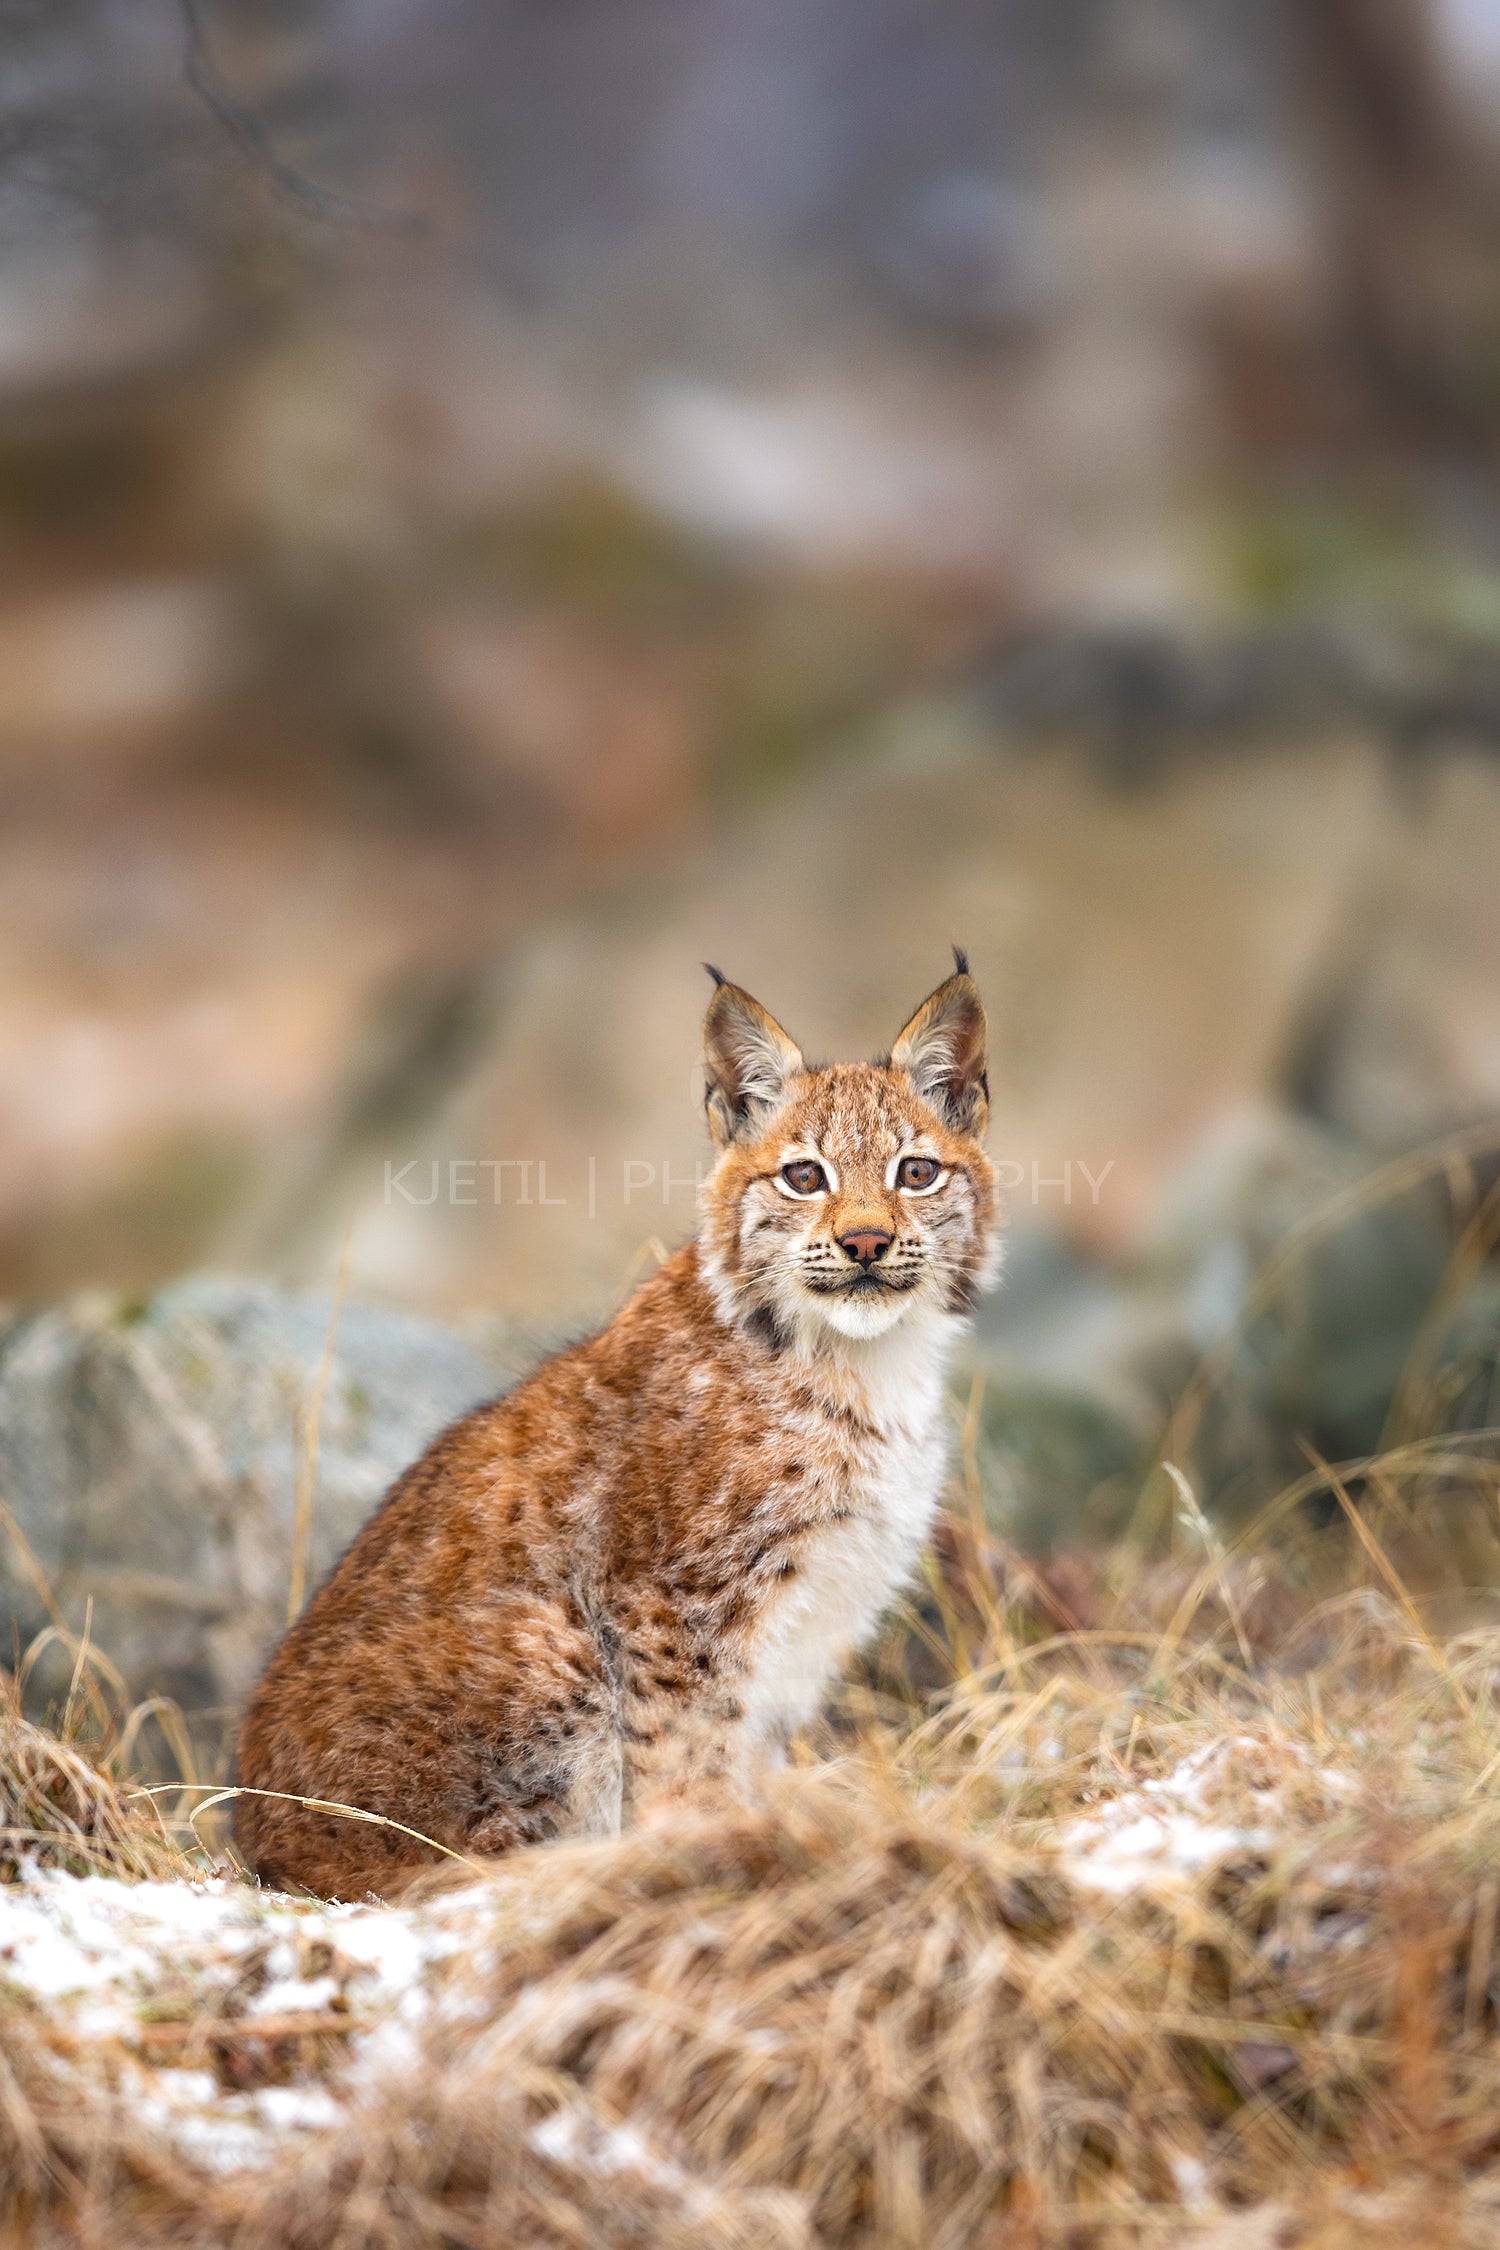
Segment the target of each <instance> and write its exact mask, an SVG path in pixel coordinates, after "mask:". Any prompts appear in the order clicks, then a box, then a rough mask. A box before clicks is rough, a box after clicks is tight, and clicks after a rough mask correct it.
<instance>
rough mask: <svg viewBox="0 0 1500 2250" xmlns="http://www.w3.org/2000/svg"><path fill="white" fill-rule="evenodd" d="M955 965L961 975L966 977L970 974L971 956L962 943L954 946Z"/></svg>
mask: <svg viewBox="0 0 1500 2250" xmlns="http://www.w3.org/2000/svg"><path fill="white" fill-rule="evenodd" d="M953 966H954V969H955V970H956V971H957V973H958V975H959V976H961V977H966V976H967V975H968V973H969V956H968V954H967V953H966V952H965V951H964V949H963V947H962V946H961V945H955V947H954V948H953Z"/></svg>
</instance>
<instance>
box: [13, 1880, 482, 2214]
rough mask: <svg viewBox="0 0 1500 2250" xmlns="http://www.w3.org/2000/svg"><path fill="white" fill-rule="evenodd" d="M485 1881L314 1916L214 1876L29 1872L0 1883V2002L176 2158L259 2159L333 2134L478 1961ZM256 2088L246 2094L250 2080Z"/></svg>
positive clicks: (312, 1908) (218, 2167) (209, 2162)
mask: <svg viewBox="0 0 1500 2250" xmlns="http://www.w3.org/2000/svg"><path fill="white" fill-rule="evenodd" d="M481 1924H482V1926H483V1931H485V1932H488V1931H489V1930H490V1929H492V1928H493V1924H494V1901H493V1894H492V1892H490V1891H489V1890H488V1889H487V1888H485V1887H484V1886H474V1887H472V1888H470V1889H468V1890H465V1891H459V1892H452V1893H449V1894H447V1895H445V1896H443V1897H441V1898H436V1899H431V1900H428V1901H427V1902H426V1903H425V1904H424V1905H423V1906H421V1907H420V1908H406V1909H403V1908H398V1907H386V1906H377V1905H368V1906H324V1905H319V1904H316V1903H313V1902H303V1901H301V1900H297V1899H292V1898H288V1897H285V1896H282V1895H279V1894H277V1893H272V1892H261V1891H257V1890H254V1889H252V1888H251V1887H250V1886H249V1885H247V1884H244V1883H240V1882H235V1881H231V1880H227V1879H224V1878H210V1879H206V1880H203V1881H199V1882H185V1881H179V1882H141V1883H128V1882H122V1881H120V1880H118V1879H117V1878H115V1877H112V1876H105V1875H86V1876H79V1875H72V1874H67V1873H63V1872H60V1871H58V1870H56V1869H43V1868H36V1867H28V1868H26V1869H24V1870H23V1872H22V1879H21V1880H20V1881H19V1882H18V1883H14V1884H5V1885H0V2010H3V2008H4V2007H5V2005H6V2004H7V2003H9V2004H10V2005H11V2006H21V2007H27V2006H29V2007H31V2008H33V2009H35V2010H37V2011H40V2012H44V2013H45V2016H46V2020H47V2025H48V2030H49V2035H50V2037H51V2038H52V2040H53V2042H54V2044H55V2045H57V2046H59V2047H61V2048H63V2049H65V2050H68V2049H71V2050H72V2051H74V2052H75V2053H77V2054H79V2055H81V2056H82V2055H87V2054H89V2053H92V2054H93V2056H94V2057H95V2058H96V2059H101V2058H102V2057H103V2056H104V2055H105V2054H106V2053H107V2055H108V2060H109V2067H110V2070H111V2072H112V2074H113V2077H114V2080H115V2084H116V2086H117V2090H118V2092H119V2093H120V2095H121V2096H122V2097H123V2098H125V2099H127V2100H128V2101H129V2102H130V2104H131V2106H132V2108H133V2109H134V2110H135V2113H136V2115H137V2116H138V2118H139V2119H140V2121H141V2122H142V2123H143V2124H146V2125H147V2126H148V2127H149V2128H150V2129H151V2130H152V2131H153V2132H159V2133H160V2135H161V2136H162V2138H163V2139H164V2140H165V2141H166V2142H167V2143H168V2144H169V2145H170V2146H171V2147H172V2148H173V2150H174V2152H175V2153H176V2154H177V2155H179V2156H180V2157H181V2158H183V2159H184V2160H185V2161H187V2162H189V2163H194V2164H197V2165H200V2166H202V2167H203V2168H205V2169H208V2170H212V2171H216V2172H225V2171H233V2170H236V2169H238V2168H240V2167H242V2166H247V2165H254V2164H259V2163H263V2162H265V2161H266V2160H267V2159H268V2157H269V2156H270V2154H271V2153H272V2152H273V2150H274V2148H275V2147H276V2146H277V2145H279V2144H281V2143H284V2142H285V2141H286V2140H287V2139H288V2138H289V2137H293V2136H296V2135H298V2134H305V2133H310V2132H316V2131H320V2130H322V2129H324V2128H325V2127H327V2126H330V2125H334V2124H337V2123H339V2122H340V2121H341V2119H342V2117H343V2116H344V2114H345V2105H346V2103H347V2101H348V2100H349V2099H351V2098H353V2096H354V2095H355V2094H356V2093H357V2091H358V2090H359V2088H360V2087H361V2086H362V2085H363V2084H364V2083H366V2082H367V2080H368V2077H369V2076H370V2074H371V2073H372V2071H379V2070H385V2069H388V2068H390V2067H392V2066H393V2065H399V2062H400V2060H401V2057H402V2054H403V2053H404V2052H405V2051H406V2050H407V2048H408V2047H409V2045H410V2041H411V2036H412V2033H413V2031H414V2030H415V2028H416V2027H417V2026H418V2025H419V2024H421V2023H422V2022H424V2021H425V2020H427V2019H428V2018H429V2017H430V2015H431V2014H432V2012H433V2011H434V2010H435V2009H437V2008H439V2007H441V2006H443V2005H444V2004H445V1996H444V1995H442V1994H440V1992H439V1989H438V1987H439V1985H440V1983H441V1971H442V1969H443V1967H444V1965H445V1964H448V1963H451V1962H453V1961H455V1960H456V1959H457V1958H458V1957H460V1956H465V1955H467V1956H469V1957H470V1958H478V1957H479V1954H478V1953H477V1952H476V1948H479V1947H480V1946H481ZM247 2078H248V2079H250V2080H252V2081H254V2080H260V2079H265V2080H267V2081H269V2082H266V2083H250V2084H245V2083H243V2081H244V2080H245V2079H247Z"/></svg>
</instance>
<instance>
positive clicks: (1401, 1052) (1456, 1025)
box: [1298, 751, 1500, 1144]
mask: <svg viewBox="0 0 1500 2250" xmlns="http://www.w3.org/2000/svg"><path fill="white" fill-rule="evenodd" d="M1414 794H1415V797H1416V802H1415V803H1414V804H1413V806H1412V807H1411V810H1410V812H1409V813H1408V816H1407V818H1406V819H1405V820H1404V821H1403V822H1402V823H1401V824H1400V827H1399V829H1397V830H1395V831H1394V832H1393V833H1392V834H1391V836H1390V837H1389V839H1388V843H1387V848H1386V849H1385V851H1384V852H1383V854H1382V856H1381V859H1380V861H1379V863H1378V864H1377V866H1376V867H1375V868H1374V869H1373V870H1372V881H1371V884H1370V887H1369V890H1368V893H1367V894H1366V896H1365V897H1363V898H1362V899H1361V900H1359V901H1357V902H1356V904H1355V908H1354V913H1353V917H1352V920H1351V925H1350V930H1349V937H1348V944H1347V947H1346V948H1345V949H1344V950H1343V954H1342V957H1341V959H1340V960H1339V962H1338V964H1337V966H1336V971H1335V975H1334V977H1333V979H1332V981H1331V985H1330V989H1329V992H1328V994H1327V997H1326V999H1325V1002H1324V1005H1323V1007H1322V1009H1321V1011H1320V1012H1319V1014H1318V1015H1317V1016H1316V1017H1315V1019H1314V1020H1313V1022H1312V1023H1311V1024H1310V1025H1309V1027H1308V1035H1307V1038H1306V1041H1305V1043H1304V1052H1303V1056H1302V1062H1301V1077H1302V1084H1301V1086H1300V1087H1299V1089H1298V1090H1299V1092H1300V1094H1301V1096H1302V1098H1303V1100H1304V1101H1305V1103H1306V1104H1307V1106H1308V1107H1309V1108H1311V1109H1312V1110H1314V1111H1315V1112H1316V1113H1317V1114H1319V1115H1321V1116H1324V1117H1327V1118H1329V1119H1331V1120H1332V1121H1333V1122H1334V1123H1336V1124H1338V1125H1342V1126H1344V1127H1346V1128H1349V1129H1351V1130H1354V1131H1365V1132H1370V1131H1373V1132H1374V1133H1376V1134H1378V1135H1379V1137H1380V1138H1381V1139H1383V1140H1386V1141H1388V1142H1391V1143H1396V1144H1400V1143H1403V1142H1410V1141H1418V1140H1423V1139H1427V1138H1429V1137H1431V1136H1432V1135H1433V1134H1436V1133H1439V1132H1442V1131H1444V1130H1445V1129H1447V1128H1450V1127H1452V1126H1454V1125H1456V1124H1467V1123H1469V1122H1470V1121H1472V1120H1474V1119H1477V1118H1482V1117H1486V1116H1490V1115H1493V1114H1494V1113H1496V1112H1497V1111H1500V913H1497V911H1496V870H1497V868H1500V766H1497V765H1496V763H1495V760H1494V759H1493V758H1492V757H1484V756H1482V755H1481V754H1479V753H1477V752H1472V751H1467V752H1466V751H1451V752H1449V753H1447V754H1446V755H1444V756H1442V757H1441V758H1437V757H1434V758H1433V759H1432V760H1431V761H1430V762H1429V764H1428V765H1427V767H1426V770H1425V771H1424V772H1423V773H1422V775H1421V776H1420V777H1418V781H1417V785H1416V788H1415V792H1414Z"/></svg>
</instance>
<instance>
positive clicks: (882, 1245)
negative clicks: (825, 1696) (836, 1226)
mask: <svg viewBox="0 0 1500 2250" xmlns="http://www.w3.org/2000/svg"><path fill="white" fill-rule="evenodd" d="M890 1246H891V1238H890V1236H889V1235H888V1234H882V1233H881V1232H879V1230H878V1229H876V1228H873V1227H872V1228H870V1229H869V1231H868V1232H867V1233H863V1234H841V1235H840V1236H839V1248H840V1249H841V1250H842V1251H843V1253H844V1256H845V1257H846V1258H853V1260H854V1261H855V1263H856V1264H857V1265H859V1266H861V1267H863V1269H864V1271H865V1272H866V1273H868V1272H869V1270H870V1268H871V1266H878V1265H879V1263H880V1261H881V1259H882V1258H883V1257H884V1256H885V1254H886V1252H887V1250H889V1248H890Z"/></svg>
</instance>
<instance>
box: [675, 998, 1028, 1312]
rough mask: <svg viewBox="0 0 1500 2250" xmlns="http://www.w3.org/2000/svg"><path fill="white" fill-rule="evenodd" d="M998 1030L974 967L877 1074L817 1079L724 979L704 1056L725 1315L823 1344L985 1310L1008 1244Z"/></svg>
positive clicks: (916, 1023) (708, 1215) (710, 1264)
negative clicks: (1001, 1199)
mask: <svg viewBox="0 0 1500 2250" xmlns="http://www.w3.org/2000/svg"><path fill="white" fill-rule="evenodd" d="M984 1029H985V1026H984V1010H983V1007H982V1005H981V1003H980V999H979V994H978V991H977V990H976V988H975V986H974V984H973V981H972V979H971V978H970V977H969V975H968V972H967V967H966V965H965V964H964V962H963V959H962V956H959V968H958V972H957V974H956V975H954V976H951V977H949V978H948V980H947V982H946V983H945V984H942V985H940V986H939V987H938V989H937V991H936V992H934V993H933V994H932V996H931V998H930V999H928V1000H927V1001H925V1002H924V1003H923V1005H922V1007H921V1008H919V1009H918V1011H917V1013H916V1015H915V1016H913V1018H912V1019H911V1022H910V1023H909V1024H908V1025H907V1026H906V1028H905V1030H904V1031H903V1032H902V1033H901V1036H900V1038H899V1039H898V1040H897V1041H896V1044H895V1046H894V1047H893V1049H892V1050H891V1053H890V1055H889V1057H887V1058H883V1059H882V1060H880V1061H878V1062H874V1063H835V1064H833V1065H831V1066H828V1067H817V1066H809V1065H808V1064H807V1063H806V1062H805V1061H804V1060H803V1058H802V1055H801V1053H800V1051H799V1050H798V1048H797V1047H796V1046H795V1045H794V1044H793V1042H792V1041H791V1040H790V1039H789V1038H788V1037H787V1034H786V1033H785V1032H784V1031H783V1030H782V1029H781V1026H780V1025H779V1024H778V1023H776V1021H775V1019H774V1018H773V1017H771V1016H769V1015H768V1014H767V1013H766V1011H765V1010H764V1009H763V1008H762V1007H761V1006H760V1005H759V1003H758V1002H757V1001H754V1000H752V999H751V998H750V995H749V994H748V993H746V992H742V991H741V990H740V989H739V987H738V986H735V985H730V984H724V983H721V984H720V986H719V989H718V991H717V992H716V993H715V995H714V1000H713V1003H712V1005H711V1007H710V1009H709V1015H708V1022H707V1025H706V1027H705V1056H706V1067H707V1073H708V1114H709V1123H710V1126H711V1128H712V1130H713V1133H714V1137H715V1139H716V1140H717V1141H718V1142H719V1144H720V1147H721V1149H722V1151H723V1153H722V1155H721V1156H720V1159H719V1162H718V1164H717V1165H716V1166H715V1169H714V1171H713V1174H712V1176H711V1177H710V1179H709V1181H708V1183H707V1185H706V1187H705V1190H704V1230H703V1247H704V1251H705V1254H706V1263H707V1268H708V1270H709V1272H710V1274H711V1276H712V1278H713V1280H714V1283H715V1287H716V1291H717V1294H718V1296H719V1301H720V1306H721V1310H722V1311H723V1312H724V1313H725V1314H726V1315H728V1316H729V1317H733V1318H740V1319H745V1318H749V1319H752V1320H759V1321H760V1322H762V1323H763V1324H767V1325H769V1327H770V1328H771V1329H772V1330H773V1332H774V1333H775V1334H776V1335H777V1336H778V1337H781V1338H784V1339H786V1340H791V1339H792V1338H801V1339H803V1340H805V1341H813V1340H815V1338H816V1336H817V1334H818V1333H819V1331H820V1330H821V1331H823V1332H825V1333H826V1332H827V1331H828V1330H832V1331H834V1332H835V1333H836V1334H838V1335H840V1336H845V1337H850V1338H854V1339H863V1338H870V1337H875V1336H880V1335H883V1334H884V1333H885V1332H886V1331H887V1330H888V1329H891V1328H894V1327H895V1326H896V1325H897V1323H898V1322H900V1321H903V1320H906V1319H909V1318H910V1317H911V1316H912V1315H914V1314H919V1313H921V1312H923V1311H927V1312H934V1311H935V1312H939V1313H948V1314H953V1313H961V1312H966V1311H968V1310H969V1308H970V1307H971V1305H972V1304H973V1302H974V1299H975V1296H976V1295H977V1293H978V1291H979V1290H980V1289H981V1288H982V1287H983V1286H984V1285H985V1283H986V1282H988V1281H989V1280H990V1279H992V1278H993V1274H994V1270H995V1266H996V1264H997V1262H998V1247H999V1244H998V1215H997V1210H996V1196H995V1181H994V1173H993V1170H992V1168H991V1165H990V1162H989V1159H988V1157H987V1156H986V1155H985V1153H984V1151H983V1149H982V1148H981V1146H980V1143H979V1136H980V1134H981V1133H982V1132H983V1130H984V1127H985V1123H986V1121H987V1116H988V1094H987V1088H986V1084H985V1075H984Z"/></svg>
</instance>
